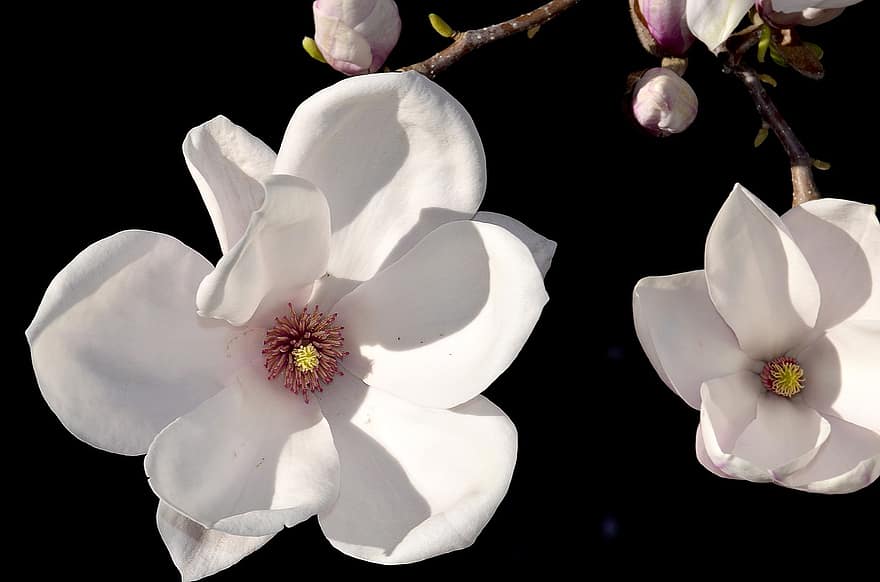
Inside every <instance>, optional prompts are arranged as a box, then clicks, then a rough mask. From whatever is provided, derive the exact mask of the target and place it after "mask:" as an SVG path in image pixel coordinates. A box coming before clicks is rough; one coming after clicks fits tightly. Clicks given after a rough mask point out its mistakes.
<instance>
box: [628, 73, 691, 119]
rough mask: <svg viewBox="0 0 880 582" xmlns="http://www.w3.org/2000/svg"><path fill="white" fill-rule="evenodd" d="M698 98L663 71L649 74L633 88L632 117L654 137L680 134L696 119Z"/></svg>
mask: <svg viewBox="0 0 880 582" xmlns="http://www.w3.org/2000/svg"><path fill="white" fill-rule="evenodd" d="M697 105H698V102H697V94H696V93H694V90H693V89H692V88H691V86H690V85H689V84H688V82H687V81H685V80H684V79H682V78H681V77H679V76H678V75H677V74H676V73H675V72H673V71H670V70H669V69H666V68H664V67H655V68H653V69H650V70H648V71H647V72H646V73H645V74H644V75H642V77H641V79H639V81H638V83H636V85H635V87H634V88H633V99H632V109H633V116H634V117H635V119H636V121H637V122H638V123H639V125H641V126H642V127H643V128H645V129H646V130H648V131H649V132H651V133H653V134H654V135H657V136H669V135H672V134H674V133H681V132H682V131H684V130H686V129H687V128H688V127H690V125H691V123H693V122H694V119H696V118H697Z"/></svg>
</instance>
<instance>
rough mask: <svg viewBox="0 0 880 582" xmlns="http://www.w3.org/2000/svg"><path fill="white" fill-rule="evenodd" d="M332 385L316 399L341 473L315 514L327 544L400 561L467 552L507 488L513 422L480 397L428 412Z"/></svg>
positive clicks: (351, 383)
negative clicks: (327, 505) (333, 493)
mask: <svg viewBox="0 0 880 582" xmlns="http://www.w3.org/2000/svg"><path fill="white" fill-rule="evenodd" d="M336 382H339V384H340V385H339V386H337V385H336ZM336 382H334V384H331V385H330V387H329V388H328V389H327V390H325V392H324V393H323V394H322V395H321V407H322V408H323V410H324V413H325V415H326V418H327V421H328V422H329V423H330V426H331V428H332V430H333V439H334V441H335V442H336V446H337V448H338V450H339V459H340V463H341V466H342V475H341V486H340V490H339V499H338V500H337V501H336V504H335V505H334V506H333V507H332V508H331V509H329V510H327V511H325V512H322V513H321V514H320V515H319V522H320V524H321V528H322V529H323V530H324V534H325V535H326V536H327V538H328V539H329V540H330V542H331V543H332V544H333V546H334V547H336V548H337V549H339V550H341V551H342V552H344V553H346V554H348V555H350V556H354V557H356V558H361V559H363V560H368V561H370V562H379V563H384V564H401V563H407V562H414V561H417V560H424V559H425V558H430V557H432V556H436V555H439V554H444V553H446V552H451V551H454V550H458V549H461V548H466V547H468V546H469V545H471V544H472V543H473V542H474V540H475V539H476V537H477V535H479V533H480V531H481V530H482V529H483V527H484V526H485V525H486V523H487V522H488V521H489V519H490V518H491V517H492V515H493V514H494V513H495V509H496V508H497V507H498V504H499V503H500V502H501V499H502V498H503V497H504V495H505V493H506V492H507V488H508V485H509V484H510V479H511V476H512V475H513V467H514V464H515V462H516V429H515V427H514V426H513V423H511V422H510V420H509V419H508V418H507V417H506V416H505V415H504V413H503V412H502V411H501V410H499V409H498V408H497V407H496V406H495V405H494V404H492V403H491V402H489V401H488V400H486V399H485V398H483V397H482V396H478V397H477V398H475V399H473V400H471V401H470V402H467V403H465V404H462V405H461V406H458V407H456V408H454V409H452V410H440V409H429V408H422V407H420V406H416V405H413V404H410V403H408V402H406V401H404V400H401V399H398V398H396V397H394V396H392V395H389V394H387V393H385V392H383V391H381V390H376V389H373V388H367V387H366V386H365V385H363V384H362V383H360V382H358V381H357V379H356V378H353V377H352V376H351V375H346V376H343V377H342V378H340V379H338V380H337V381H336Z"/></svg>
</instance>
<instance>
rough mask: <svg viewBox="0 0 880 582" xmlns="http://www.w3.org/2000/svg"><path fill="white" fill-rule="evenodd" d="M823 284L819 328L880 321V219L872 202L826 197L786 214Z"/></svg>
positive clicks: (792, 232) (811, 266)
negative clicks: (845, 322) (855, 320)
mask: <svg viewBox="0 0 880 582" xmlns="http://www.w3.org/2000/svg"><path fill="white" fill-rule="evenodd" d="M782 222H784V223H785V225H786V226H787V227H788V228H789V230H790V232H791V236H792V238H794V241H795V242H796V243H797V245H798V248H800V250H801V252H802V253H803V254H804V256H805V257H806V259H807V262H808V263H809V264H810V268H811V269H812V270H813V273H814V274H815V276H816V281H817V282H818V283H819V291H820V294H821V297H822V304H821V307H820V309H819V316H818V318H817V320H816V328H817V329H818V330H820V331H823V330H826V329H830V328H831V327H833V326H834V325H836V324H838V323H840V322H841V321H844V320H846V319H875V320H880V223H878V222H877V209H876V208H875V207H874V206H871V205H868V204H859V203H857V202H850V201H848V200H834V199H831V198H825V199H822V200H814V201H812V202H807V203H805V204H801V205H800V206H798V207H797V208H793V209H792V210H789V211H788V212H786V213H785V214H784V215H783V216H782Z"/></svg>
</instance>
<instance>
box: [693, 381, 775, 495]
mask: <svg viewBox="0 0 880 582" xmlns="http://www.w3.org/2000/svg"><path fill="white" fill-rule="evenodd" d="M763 392H764V389H763V388H762V387H761V382H760V380H759V379H758V376H757V375H756V374H752V373H750V372H738V373H736V374H731V375H730V376H724V377H723V378H715V379H713V380H709V381H707V382H705V383H703V386H702V388H701V390H700V395H701V398H702V406H701V408H700V430H701V431H702V433H703V444H704V446H705V449H706V454H707V456H708V457H709V460H710V462H711V463H712V464H713V465H714V466H715V467H716V468H717V469H718V470H720V471H721V472H723V473H726V474H727V475H730V476H731V477H735V478H739V479H745V480H747V481H755V482H767V481H771V480H772V479H773V476H772V475H771V473H770V471H768V470H767V468H764V467H758V466H756V465H754V464H753V463H751V462H749V461H748V460H746V459H743V458H740V457H737V456H736V455H734V454H733V451H734V448H735V447H736V442H737V440H738V439H739V437H740V435H742V433H743V432H744V431H745V430H746V428H747V427H748V426H749V425H750V424H751V423H752V421H754V420H755V417H756V415H757V410H758V398H760V397H761V396H763Z"/></svg>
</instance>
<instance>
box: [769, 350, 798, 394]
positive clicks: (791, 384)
mask: <svg viewBox="0 0 880 582" xmlns="http://www.w3.org/2000/svg"><path fill="white" fill-rule="evenodd" d="M805 382H806V378H805V376H804V369H803V368H802V367H801V365H800V363H798V361H797V360H795V359H794V358H789V357H788V356H780V357H778V358H774V359H772V360H770V361H769V362H767V363H766V364H764V369H763V370H761V383H762V384H763V385H764V388H766V389H767V390H769V391H770V392H774V393H776V394H778V395H780V396H783V397H785V398H791V397H792V396H794V395H795V394H797V393H798V392H800V391H801V390H803V389H804V383H805Z"/></svg>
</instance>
